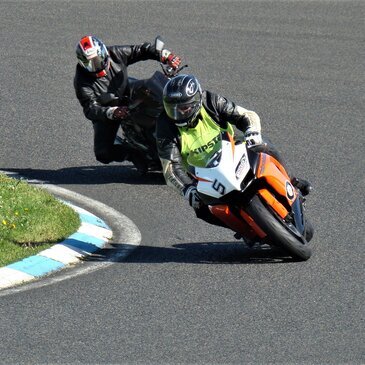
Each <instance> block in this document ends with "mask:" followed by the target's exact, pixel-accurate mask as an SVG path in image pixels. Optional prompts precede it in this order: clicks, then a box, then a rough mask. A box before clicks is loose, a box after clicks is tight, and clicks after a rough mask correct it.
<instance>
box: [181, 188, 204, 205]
mask: <svg viewBox="0 0 365 365" xmlns="http://www.w3.org/2000/svg"><path fill="white" fill-rule="evenodd" d="M184 198H185V199H186V200H187V201H188V202H189V204H190V206H191V207H192V208H194V209H198V208H200V207H201V206H202V205H203V203H202V201H201V200H200V198H199V195H198V191H197V190H196V187H195V186H194V185H189V186H188V187H186V188H185V189H184Z"/></svg>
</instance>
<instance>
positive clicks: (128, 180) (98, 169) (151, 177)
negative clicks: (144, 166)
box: [3, 165, 165, 185]
mask: <svg viewBox="0 0 365 365" xmlns="http://www.w3.org/2000/svg"><path fill="white" fill-rule="evenodd" d="M3 170H4V171H8V172H15V173H17V174H19V175H20V176H22V177H24V178H26V179H27V180H33V179H34V180H40V181H42V182H46V183H49V184H55V185H68V184H70V185H74V184H81V185H99V184H118V183H124V184H133V185H164V184H165V180H164V178H163V175H162V173H161V172H148V173H147V174H146V175H141V174H140V173H139V172H138V171H137V170H136V169H135V168H133V167H132V166H124V165H105V166H104V165H100V166H78V167H67V168H62V169H59V170H42V169H6V168H4V169H3Z"/></svg>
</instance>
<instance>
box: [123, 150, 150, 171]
mask: <svg viewBox="0 0 365 365" xmlns="http://www.w3.org/2000/svg"><path fill="white" fill-rule="evenodd" d="M127 160H128V161H131V162H132V163H133V165H134V166H135V167H136V169H137V171H138V172H139V173H140V174H142V175H144V174H146V173H147V171H148V161H147V160H146V158H145V156H144V155H143V153H142V152H140V151H138V150H134V151H131V152H129V154H128V157H127Z"/></svg>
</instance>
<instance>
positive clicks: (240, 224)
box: [209, 204, 266, 239]
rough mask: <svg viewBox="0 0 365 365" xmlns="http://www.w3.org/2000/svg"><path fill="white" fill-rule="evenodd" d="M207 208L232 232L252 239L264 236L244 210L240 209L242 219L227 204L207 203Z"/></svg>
mask: <svg viewBox="0 0 365 365" xmlns="http://www.w3.org/2000/svg"><path fill="white" fill-rule="evenodd" d="M209 210H210V211H211V212H212V214H214V216H216V217H217V218H218V219H220V220H221V221H222V222H223V223H224V224H225V225H226V226H227V227H229V228H231V229H232V230H233V231H234V232H238V233H240V234H241V235H242V236H243V237H246V238H248V239H253V238H255V237H257V236H259V237H260V238H263V237H265V236H266V233H264V232H263V231H262V230H261V229H260V228H259V227H258V226H257V224H256V223H255V222H254V221H253V219H252V218H251V217H250V216H249V215H248V214H247V213H245V212H244V211H242V210H240V215H241V217H242V219H240V218H238V217H237V216H236V215H235V214H234V213H233V212H232V211H231V209H230V207H229V206H228V205H225V204H220V205H209Z"/></svg>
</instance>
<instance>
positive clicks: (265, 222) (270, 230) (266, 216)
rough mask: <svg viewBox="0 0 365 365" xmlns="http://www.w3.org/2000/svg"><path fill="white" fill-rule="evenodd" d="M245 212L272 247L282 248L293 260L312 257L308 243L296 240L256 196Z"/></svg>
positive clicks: (303, 259)
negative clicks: (265, 235)
mask: <svg viewBox="0 0 365 365" xmlns="http://www.w3.org/2000/svg"><path fill="white" fill-rule="evenodd" d="M246 212H247V213H248V214H249V215H250V216H251V217H252V218H253V220H254V221H255V223H256V224H257V225H258V226H259V227H260V228H261V229H262V230H263V231H264V232H265V233H266V234H267V236H268V239H269V241H270V242H272V244H273V245H275V246H277V247H281V248H283V249H284V250H285V251H286V252H288V253H289V254H290V256H292V257H293V258H294V259H296V260H300V261H305V260H308V259H309V258H310V257H311V255H312V250H311V248H310V247H309V245H308V243H307V242H306V241H305V240H304V241H305V244H303V242H301V241H300V240H298V238H296V237H295V236H294V235H293V234H292V233H290V231H289V230H287V229H286V228H285V226H284V222H280V221H279V220H278V219H277V218H276V217H275V216H274V215H273V214H272V213H271V212H270V211H269V210H268V209H267V208H266V207H265V206H264V204H263V203H262V202H261V200H260V199H259V197H258V196H254V197H253V199H252V200H251V201H250V203H249V204H248V205H247V207H246Z"/></svg>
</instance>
